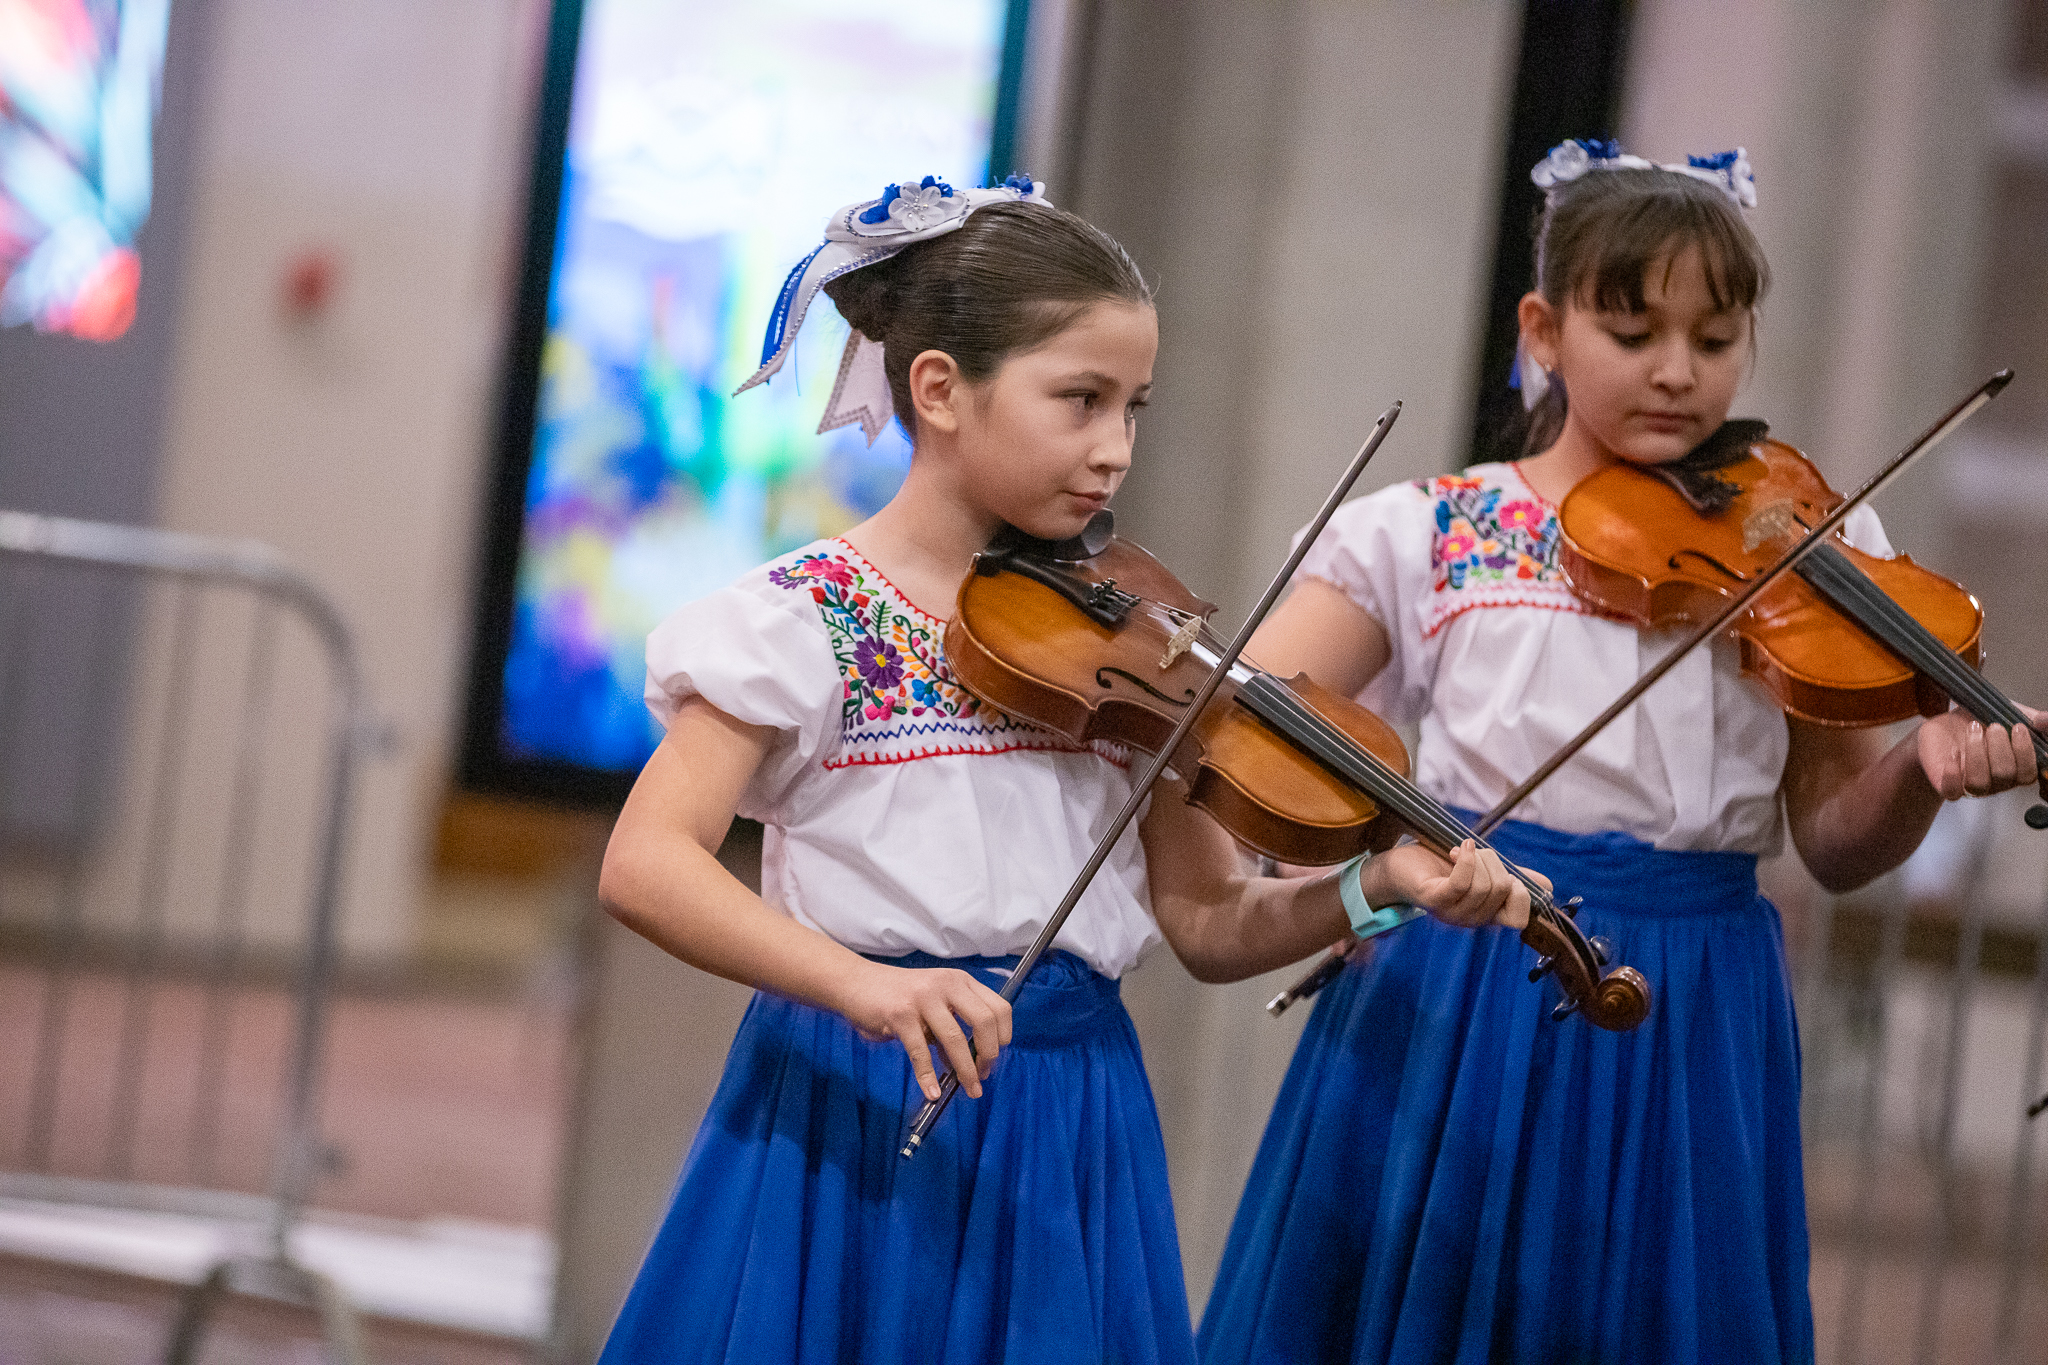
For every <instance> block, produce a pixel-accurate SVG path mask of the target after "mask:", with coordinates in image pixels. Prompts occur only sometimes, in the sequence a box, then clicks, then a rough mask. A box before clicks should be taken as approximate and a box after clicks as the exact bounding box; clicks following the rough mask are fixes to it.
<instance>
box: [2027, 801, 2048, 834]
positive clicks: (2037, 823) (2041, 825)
mask: <svg viewBox="0 0 2048 1365" xmlns="http://www.w3.org/2000/svg"><path fill="white" fill-rule="evenodd" d="M2026 818H2027V828H2028V829H2048V806H2028V807H2027V817H2026Z"/></svg>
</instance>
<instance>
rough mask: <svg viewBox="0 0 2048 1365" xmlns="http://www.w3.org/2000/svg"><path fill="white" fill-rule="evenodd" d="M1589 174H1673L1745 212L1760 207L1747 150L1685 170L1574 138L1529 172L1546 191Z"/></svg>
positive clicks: (1689, 163)
mask: <svg viewBox="0 0 2048 1365" xmlns="http://www.w3.org/2000/svg"><path fill="white" fill-rule="evenodd" d="M1588 171H1670V172H1671V173H1672V174H1674V175H1685V176H1690V177H1692V178H1693V179H1694V180H1704V181H1705V182H1706V183H1708V184H1709V185H1713V186H1715V187H1716V188H1718V189H1719V190H1720V191H1721V192H1722V193H1723V194H1725V195H1727V196H1728V197H1729V198H1730V199H1733V200H1734V201H1735V202H1736V204H1737V205H1738V206H1740V207H1742V208H1746V209H1753V208H1755V207H1756V175H1755V173H1754V172H1752V171H1751V170H1750V166H1749V152H1748V150H1747V149H1746V148H1743V147H1737V148H1735V149H1734V150H1733V151H1728V152H1717V153H1715V154H1714V155H1712V156H1689V157H1687V158H1686V159H1685V164H1684V165H1682V166H1681V165H1677V164H1674V163H1670V162H1659V161H1646V160H1644V159H1643V158H1642V157H1639V156H1630V155H1628V154H1627V153H1625V152H1623V151H1622V150H1621V144H1620V143H1619V142H1615V141H1612V140H1603V139H1601V138H1574V139H1571V140H1570V141H1566V142H1560V143H1558V144H1557V146H1555V147H1552V148H1551V149H1550V155H1548V156H1546V157H1544V158H1543V159H1542V160H1541V161H1539V162H1537V163H1536V165H1535V167H1534V169H1532V170H1531V171H1530V172H1529V178H1530V179H1531V180H1533V181H1535V182H1536V183H1537V184H1538V185H1540V186H1542V187H1543V188H1544V189H1545V190H1553V189H1556V188H1557V187H1558V186H1559V185H1569V184H1570V183H1571V182H1572V181H1574V180H1577V179H1578V178H1579V177H1580V176H1582V175H1585V174H1586V173H1587V172H1588Z"/></svg>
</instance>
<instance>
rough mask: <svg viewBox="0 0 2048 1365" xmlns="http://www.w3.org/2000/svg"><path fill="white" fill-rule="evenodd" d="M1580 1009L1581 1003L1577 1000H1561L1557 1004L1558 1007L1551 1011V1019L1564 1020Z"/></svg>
mask: <svg viewBox="0 0 2048 1365" xmlns="http://www.w3.org/2000/svg"><path fill="white" fill-rule="evenodd" d="M1578 1007H1579V1002H1578V1001H1576V1000H1560V1001H1558V1002H1557V1005H1556V1007H1555V1008H1553V1009H1552V1010H1551V1011H1550V1017H1551V1018H1552V1019H1562V1018H1564V1017H1565V1016H1566V1015H1568V1014H1570V1013H1571V1012H1572V1011H1573V1010H1575V1009H1577V1008H1578Z"/></svg>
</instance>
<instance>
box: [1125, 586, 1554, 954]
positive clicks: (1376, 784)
mask: <svg viewBox="0 0 2048 1365" xmlns="http://www.w3.org/2000/svg"><path fill="white" fill-rule="evenodd" d="M1156 605H1158V606H1159V607H1160V608H1161V609H1162V610H1163V611H1164V612H1165V613H1166V614H1167V616H1168V617H1169V618H1170V619H1172V620H1174V621H1175V622H1176V623H1178V624H1179V625H1182V626H1185V625H1186V623H1187V622H1188V621H1190V620H1196V619H1200V618H1197V617H1196V616H1195V614H1194V613H1193V612H1190V611H1184V610H1182V609H1181V608H1178V607H1171V606H1167V605H1166V604H1165V603H1158V604H1156ZM1196 638H1197V639H1199V640H1201V641H1202V643H1203V644H1205V645H1209V646H1210V647H1212V648H1213V647H1214V646H1215V643H1216V642H1217V640H1218V638H1219V637H1218V636H1217V635H1216V633H1215V632H1214V630H1213V629H1212V628H1211V627H1210V625H1209V623H1208V622H1207V621H1206V620H1202V623H1201V626H1200V628H1199V630H1198V631H1197V634H1196ZM1253 667H1254V669H1255V672H1254V675H1253V681H1252V683H1251V684H1250V685H1249V686H1248V687H1241V688H1239V689H1238V691H1239V694H1240V695H1241V696H1244V695H1246V694H1251V695H1253V696H1256V698H1257V699H1258V700H1259V701H1260V702H1262V703H1263V704H1264V706H1265V707H1266V708H1267V709H1270V710H1272V711H1274V712H1278V713H1281V716H1278V717H1276V716H1268V717H1266V719H1268V720H1270V721H1271V723H1273V724H1274V725H1275V726H1277V727H1283V728H1284V727H1285V726H1288V725H1291V726H1292V727H1294V730H1295V733H1290V734H1289V735H1288V737H1289V738H1290V739H1295V740H1297V741H1299V740H1303V739H1307V740H1309V741H1310V743H1309V746H1308V747H1309V749H1310V754H1311V756H1312V757H1324V756H1326V757H1327V758H1329V759H1331V760H1334V761H1335V762H1337V763H1339V764H1342V766H1344V767H1349V766H1351V764H1343V759H1346V758H1348V759H1350V760H1351V761H1352V763H1353V764H1356V765H1357V766H1358V768H1359V769H1361V771H1358V772H1354V773H1348V774H1346V773H1342V772H1340V776H1349V777H1351V778H1352V780H1354V781H1357V782H1358V784H1359V785H1360V786H1361V787H1363V788H1364V789H1365V790H1366V792H1367V793H1369V794H1370V795H1372V796H1373V797H1375V798H1376V799H1378V800H1379V801H1381V802H1382V803H1383V804H1385V805H1387V806H1388V807H1390V808H1392V809H1393V811H1394V813H1395V814H1397V815H1399V816H1400V817H1401V818H1402V819H1403V820H1404V821H1406V822H1407V823H1408V824H1409V825H1411V826H1413V827H1414V828H1415V829H1416V830H1418V831H1420V832H1422V833H1424V834H1428V835H1431V836H1433V837H1434V838H1435V839H1436V840H1437V841H1438V842H1440V843H1441V844H1442V845H1443V847H1444V849H1445V850H1446V851H1448V850H1450V849H1453V848H1456V847H1457V846H1458V845H1459V844H1461V843H1463V842H1464V841H1465V840H1467V839H1470V840H1472V842H1473V846H1474V847H1475V848H1482V849H1491V848H1493V845H1491V844H1489V843H1488V842H1487V841H1486V840H1485V839H1483V838H1481V837H1479V836H1478V835H1477V834H1475V833H1473V832H1472V830H1471V829H1469V828H1467V827H1466V825H1465V824H1464V823H1463V822H1462V821H1460V820H1459V819H1458V818H1457V817H1456V816H1454V815H1452V814H1451V813H1450V812H1449V811H1448V810H1446V809H1444V807H1443V805H1442V804H1441V803H1440V802H1438V801H1436V800H1435V799H1434V798H1433V797H1431V796H1430V795H1429V794H1428V793H1426V792H1424V791H1423V790H1422V789H1421V788H1420V787H1417V786H1416V785H1415V784H1414V783H1413V782H1411V781H1409V780H1408V779H1407V778H1406V777H1403V776H1402V775H1401V774H1400V773H1399V772H1397V771H1396V770H1395V769H1394V768H1393V767H1391V766H1390V765H1389V764H1388V763H1387V762H1386V760H1384V759H1382V758H1381V757H1380V756H1379V755H1378V754H1376V753H1374V752H1373V751H1372V750H1371V749H1369V748H1367V747H1366V746H1365V745H1364V744H1361V743H1360V742H1359V741H1358V740H1356V739H1354V738H1353V737H1352V736H1351V735H1349V734H1347V733H1345V732H1344V731H1343V730H1342V729H1340V728H1339V727H1338V726H1337V725H1335V724H1334V723H1332V722H1331V721H1330V720H1329V719H1328V718H1327V717H1325V716H1324V715H1323V714H1322V713H1321V712H1319V711H1317V710H1315V708H1313V707H1311V706H1310V705H1309V704H1308V703H1307V702H1305V701H1303V700H1302V699H1301V698H1300V697H1299V696H1297V695H1296V694H1295V692H1294V691H1293V689H1291V688H1289V687H1287V686H1286V685H1285V684H1284V683H1282V682H1281V681H1280V680H1279V679H1278V678H1275V677H1274V676H1273V675H1272V674H1270V673H1267V672H1266V671H1265V670H1264V669H1257V668H1256V666H1255V665H1254V666H1253ZM1254 714H1258V712H1256V711H1255V712H1254ZM1282 717H1284V719H1283V718H1282ZM1494 852H1495V853H1496V855H1498V854H1499V850H1498V849H1495V850H1494ZM1501 865H1502V866H1503V867H1505V868H1506V869H1507V870H1508V872H1509V873H1510V874H1511V875H1513V876H1514V878H1515V879H1516V880H1517V881H1519V882H1521V883H1522V885H1523V886H1524V887H1526V888H1527V889H1528V892H1529V898H1530V903H1531V905H1532V907H1533V908H1534V909H1535V910H1536V912H1537V913H1538V914H1540V915H1543V916H1544V917H1546V918H1550V917H1553V915H1554V911H1555V906H1554V901H1553V899H1552V897H1551V895H1550V894H1549V893H1548V892H1546V891H1545V890H1544V889H1543V887H1542V886H1541V885H1540V884H1539V883H1538V882H1537V881H1536V880H1535V879H1534V878H1532V877H1530V876H1529V875H1528V874H1527V873H1526V872H1524V871H1523V870H1522V869H1521V868H1519V867H1517V866H1515V864H1514V863H1513V862H1511V861H1509V860H1508V859H1507V858H1506V857H1502V858H1501Z"/></svg>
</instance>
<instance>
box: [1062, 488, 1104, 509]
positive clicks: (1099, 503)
mask: <svg viewBox="0 0 2048 1365" xmlns="http://www.w3.org/2000/svg"><path fill="white" fill-rule="evenodd" d="M1067 496H1068V497H1070V498H1075V499H1077V500H1079V501H1081V502H1085V503H1087V504H1088V505H1089V506H1090V507H1095V508H1102V507H1107V506H1108V505H1109V494H1107V493H1075V492H1071V491H1070V492H1068V494H1067Z"/></svg>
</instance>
